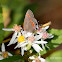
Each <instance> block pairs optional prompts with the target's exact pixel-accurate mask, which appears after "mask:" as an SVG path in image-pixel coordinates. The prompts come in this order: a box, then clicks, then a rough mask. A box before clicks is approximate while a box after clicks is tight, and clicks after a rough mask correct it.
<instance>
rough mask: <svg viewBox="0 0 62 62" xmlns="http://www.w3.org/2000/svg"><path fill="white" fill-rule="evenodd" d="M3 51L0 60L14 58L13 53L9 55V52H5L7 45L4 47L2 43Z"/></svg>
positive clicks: (0, 53)
mask: <svg viewBox="0 0 62 62" xmlns="http://www.w3.org/2000/svg"><path fill="white" fill-rule="evenodd" d="M1 51H2V52H0V60H3V59H5V58H8V56H13V55H12V54H11V53H9V52H7V51H6V50H5V45H4V43H2V46H1Z"/></svg>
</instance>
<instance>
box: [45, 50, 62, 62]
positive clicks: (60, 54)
mask: <svg viewBox="0 0 62 62" xmlns="http://www.w3.org/2000/svg"><path fill="white" fill-rule="evenodd" d="M46 62H62V50H60V51H56V52H54V53H53V54H51V55H50V56H48V57H47V58H46Z"/></svg>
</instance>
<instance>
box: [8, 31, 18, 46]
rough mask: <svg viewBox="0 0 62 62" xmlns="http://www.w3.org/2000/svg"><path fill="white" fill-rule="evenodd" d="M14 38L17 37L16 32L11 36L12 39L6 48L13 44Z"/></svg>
mask: <svg viewBox="0 0 62 62" xmlns="http://www.w3.org/2000/svg"><path fill="white" fill-rule="evenodd" d="M16 36H17V32H15V33H14V34H13V36H12V39H11V40H10V42H9V44H8V45H7V46H9V45H11V44H13V42H14V40H15V38H16Z"/></svg>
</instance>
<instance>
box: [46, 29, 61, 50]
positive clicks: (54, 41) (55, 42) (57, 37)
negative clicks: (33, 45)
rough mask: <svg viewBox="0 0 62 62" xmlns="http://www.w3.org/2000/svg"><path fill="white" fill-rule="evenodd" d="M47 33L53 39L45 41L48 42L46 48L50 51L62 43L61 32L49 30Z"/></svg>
mask: <svg viewBox="0 0 62 62" xmlns="http://www.w3.org/2000/svg"><path fill="white" fill-rule="evenodd" d="M48 32H49V33H50V34H53V35H54V38H52V39H49V40H47V41H48V46H49V47H50V48H51V49H52V48H55V47H57V46H59V44H61V43H62V30H58V29H51V30H48Z"/></svg>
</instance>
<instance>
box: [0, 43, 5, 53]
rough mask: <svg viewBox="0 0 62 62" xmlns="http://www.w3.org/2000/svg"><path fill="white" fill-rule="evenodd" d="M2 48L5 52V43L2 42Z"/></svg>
mask: <svg viewBox="0 0 62 62" xmlns="http://www.w3.org/2000/svg"><path fill="white" fill-rule="evenodd" d="M1 50H2V52H5V45H4V43H2V47H1Z"/></svg>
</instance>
